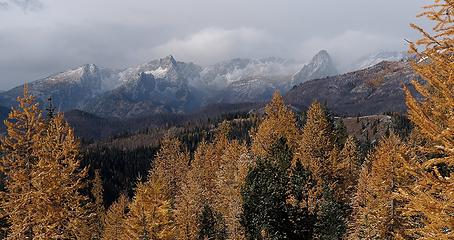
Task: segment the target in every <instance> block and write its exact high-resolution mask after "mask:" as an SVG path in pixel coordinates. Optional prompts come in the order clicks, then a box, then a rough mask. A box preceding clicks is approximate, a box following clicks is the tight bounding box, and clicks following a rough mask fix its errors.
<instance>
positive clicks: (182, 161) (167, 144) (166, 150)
mask: <svg viewBox="0 0 454 240" xmlns="http://www.w3.org/2000/svg"><path fill="white" fill-rule="evenodd" d="M189 158H190V157H189V153H188V152H187V151H184V150H183V149H182V146H181V142H180V141H179V140H178V139H176V138H171V137H170V136H169V135H166V136H165V137H164V139H163V141H162V143H161V148H160V150H159V152H158V153H157V154H156V157H155V158H154V163H153V168H152V170H151V172H150V175H158V176H159V178H160V179H162V181H163V184H164V186H165V187H164V190H165V191H166V195H167V198H168V199H170V200H171V205H172V207H173V206H174V205H175V197H176V196H177V195H179V192H180V188H181V186H180V183H181V182H182V180H183V178H184V177H185V175H186V172H187V171H188V169H189Z"/></svg>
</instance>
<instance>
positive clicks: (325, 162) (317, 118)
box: [292, 102, 339, 212]
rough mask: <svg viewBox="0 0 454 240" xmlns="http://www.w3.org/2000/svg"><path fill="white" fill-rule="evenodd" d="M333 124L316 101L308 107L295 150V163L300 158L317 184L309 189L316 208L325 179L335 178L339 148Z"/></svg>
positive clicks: (309, 194)
mask: <svg viewBox="0 0 454 240" xmlns="http://www.w3.org/2000/svg"><path fill="white" fill-rule="evenodd" d="M334 141H335V138H334V133H333V127H332V124H331V123H330V121H329V119H328V115H327V113H326V111H325V110H324V108H323V107H322V105H321V104H320V103H319V102H314V103H312V105H311V106H310V107H309V110H308V111H307V118H306V124H305V125H304V127H303V131H302V137H301V141H299V146H298V148H297V149H296V151H295V154H294V157H293V160H292V165H293V166H295V165H296V163H297V162H300V163H301V165H302V166H303V167H304V168H305V169H306V170H308V171H310V173H311V177H312V178H313V179H314V181H315V185H314V186H312V187H311V189H310V192H309V193H308V201H307V202H308V204H309V206H306V207H308V209H310V211H314V212H316V211H317V208H318V206H319V204H320V201H321V200H322V193H323V186H324V184H330V182H326V181H325V180H330V179H332V178H333V172H334V166H335V161H336V159H337V156H338V154H339V150H338V149H336V148H335V143H334Z"/></svg>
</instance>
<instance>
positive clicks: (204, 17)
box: [0, 0, 427, 89]
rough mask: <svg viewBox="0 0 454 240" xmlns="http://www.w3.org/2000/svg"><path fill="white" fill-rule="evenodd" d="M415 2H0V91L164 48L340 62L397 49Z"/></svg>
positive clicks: (194, 55) (410, 35)
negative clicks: (322, 53)
mask: <svg viewBox="0 0 454 240" xmlns="http://www.w3.org/2000/svg"><path fill="white" fill-rule="evenodd" d="M424 3H427V1H423V0H420V1H418V0H342V1H341V0H324V1H320V0H128V1H121V0H0V89H8V88H11V87H13V86H16V85H17V84H18V83H22V82H24V81H32V80H35V79H38V78H41V77H45V76H47V75H49V74H51V73H55V72H59V71H63V70H66V69H68V68H72V67H77V66H79V65H82V64H85V63H95V64H97V65H99V66H104V67H115V68H121V67H127V66H131V65H134V64H139V63H142V62H147V61H149V60H152V59H155V58H159V57H162V56H166V55H169V54H172V55H173V56H174V57H175V58H176V59H177V60H181V61H192V62H195V63H198V64H201V65H208V64H212V63H215V62H217V61H221V60H225V59H229V58H233V57H251V58H261V57H268V56H277V57H285V58H293V59H296V60H301V61H307V60H308V59H310V57H312V56H313V55H314V54H315V53H316V52H317V51H319V50H320V49H326V50H328V51H329V53H330V54H331V55H332V56H333V58H334V59H335V61H336V62H337V63H338V64H346V63H348V62H351V61H353V60H354V59H356V58H358V57H360V56H362V55H365V54H368V53H370V52H374V51H378V50H405V49H406V44H405V41H404V39H405V38H406V39H416V38H417V37H418V35H417V34H416V33H415V32H414V31H413V30H411V29H410V28H409V26H408V25H409V23H410V22H416V23H420V22H421V20H417V19H416V18H415V15H416V14H417V13H418V12H420V10H421V6H422V5H423V4H424Z"/></svg>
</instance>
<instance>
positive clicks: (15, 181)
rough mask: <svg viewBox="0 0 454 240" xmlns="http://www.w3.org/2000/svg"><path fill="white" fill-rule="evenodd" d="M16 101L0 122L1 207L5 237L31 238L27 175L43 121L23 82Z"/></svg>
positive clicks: (31, 191)
mask: <svg viewBox="0 0 454 240" xmlns="http://www.w3.org/2000/svg"><path fill="white" fill-rule="evenodd" d="M17 101H18V102H19V106H18V107H15V108H12V109H11V112H10V113H9V115H8V119H7V120H5V122H4V124H5V126H6V128H7V134H6V136H4V137H2V139H1V144H0V149H1V152H2V156H1V171H2V172H3V173H4V174H5V185H6V186H5V187H6V191H5V192H2V195H1V196H2V198H1V200H2V205H1V208H2V210H3V211H4V213H5V215H6V217H7V219H8V223H9V224H10V225H11V226H10V228H9V233H8V238H9V239H32V238H33V230H32V229H33V227H34V226H33V225H34V219H32V216H31V214H30V212H32V211H33V206H32V201H33V198H34V194H35V193H36V189H35V188H34V186H33V185H32V181H31V178H32V176H31V174H32V170H33V166H34V165H36V162H37V158H36V156H35V155H34V153H33V146H34V138H35V136H36V135H41V133H42V132H43V131H44V122H43V119H42V113H41V110H40V109H39V106H38V104H37V103H36V102H35V97H33V96H31V95H30V94H29V92H28V87H27V85H24V95H23V97H18V98H17Z"/></svg>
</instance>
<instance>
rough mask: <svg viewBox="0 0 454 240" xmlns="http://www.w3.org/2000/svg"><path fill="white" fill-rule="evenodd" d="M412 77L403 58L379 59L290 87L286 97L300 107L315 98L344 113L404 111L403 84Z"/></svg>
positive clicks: (367, 113) (366, 113)
mask: <svg viewBox="0 0 454 240" xmlns="http://www.w3.org/2000/svg"><path fill="white" fill-rule="evenodd" d="M415 78H416V76H415V74H414V73H413V71H412V69H411V67H410V65H409V64H408V63H407V62H405V61H400V62H381V63H379V64H377V65H375V66H373V67H370V68H367V69H364V70H359V71H356V72H351V73H347V74H343V75H338V76H333V77H327V78H322V79H316V80H312V81H308V82H304V83H302V84H300V85H298V86H296V87H294V88H292V89H291V90H290V91H289V92H288V93H287V94H286V95H285V100H286V101H287V103H289V104H292V105H294V106H297V107H300V108H306V107H308V106H309V105H310V104H311V102H312V101H314V100H318V101H320V102H322V103H326V104H327V106H328V108H329V109H330V110H331V111H333V112H335V113H337V114H345V115H369V114H380V113H384V112H404V111H405V110H406V106H405V101H404V92H403V86H404V84H408V83H409V82H410V80H412V79H415Z"/></svg>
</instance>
